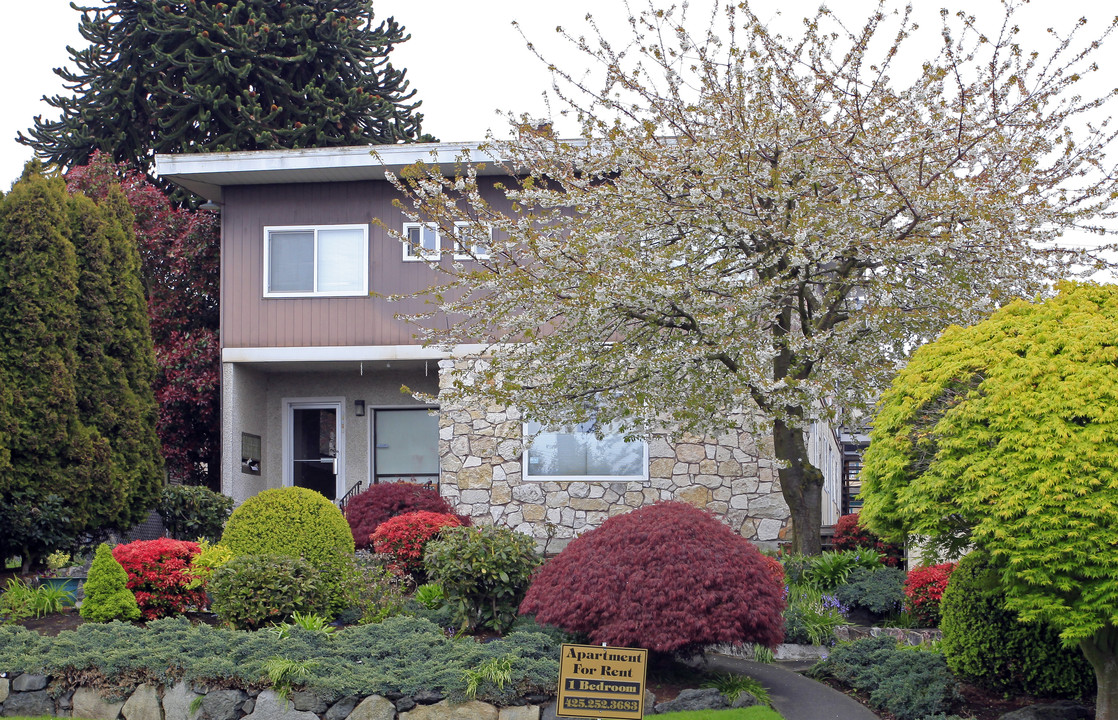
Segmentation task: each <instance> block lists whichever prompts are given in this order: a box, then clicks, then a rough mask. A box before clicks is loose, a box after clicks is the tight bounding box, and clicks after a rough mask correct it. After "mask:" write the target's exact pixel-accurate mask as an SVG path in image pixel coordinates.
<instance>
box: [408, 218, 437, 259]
mask: <svg viewBox="0 0 1118 720" xmlns="http://www.w3.org/2000/svg"><path fill="white" fill-rule="evenodd" d="M404 237H405V238H406V239H407V242H405V243H404V259H405V260H438V259H439V252H440V251H441V250H442V248H441V247H440V246H441V245H442V238H441V237H440V236H439V228H438V227H437V226H436V225H435V224H434V223H404Z"/></svg>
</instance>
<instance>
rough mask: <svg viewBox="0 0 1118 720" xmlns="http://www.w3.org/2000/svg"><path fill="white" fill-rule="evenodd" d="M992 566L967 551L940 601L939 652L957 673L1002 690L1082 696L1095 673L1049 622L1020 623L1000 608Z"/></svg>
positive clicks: (1089, 690) (1091, 689) (1002, 605)
mask: <svg viewBox="0 0 1118 720" xmlns="http://www.w3.org/2000/svg"><path fill="white" fill-rule="evenodd" d="M998 574H999V573H998V570H997V568H996V567H995V566H994V565H993V564H992V563H991V562H990V561H989V558H988V557H987V556H985V555H983V554H981V553H978V552H972V553H971V554H969V555H967V556H966V557H965V558H963V560H962V561H961V562H960V563H959V566H958V567H957V568H955V572H953V573H952V574H951V581H950V582H949V583H948V584H947V589H946V590H945V591H944V592H943V597H942V599H941V600H940V612H941V613H942V614H943V619H942V621H941V622H940V629H941V630H942V631H943V653H944V656H945V657H946V658H947V664H948V666H949V667H950V668H951V670H952V671H953V672H954V673H955V674H956V675H958V676H959V677H960V678H962V679H964V680H966V681H968V682H971V683H973V684H975V685H979V686H981V687H985V688H988V689H990V690H994V691H996V692H1006V693H1027V694H1029V695H1043V696H1048V697H1086V696H1089V695H1091V694H1092V693H1093V692H1094V691H1095V673H1094V671H1093V670H1092V668H1091V666H1090V664H1088V663H1087V660H1086V659H1085V658H1084V657H1083V653H1082V652H1080V651H1079V650H1078V649H1069V648H1065V647H1064V646H1063V645H1062V643H1061V642H1060V638H1059V634H1058V633H1057V632H1056V631H1055V630H1053V629H1052V628H1051V627H1049V626H1046V625H1041V624H1037V623H1028V624H1026V623H1022V622H1019V621H1018V620H1017V614H1016V613H1014V612H1012V611H1009V610H1006V609H1005V594H1004V593H1003V592H1002V590H1001V589H1000V587H999V585H998Z"/></svg>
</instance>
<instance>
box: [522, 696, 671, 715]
mask: <svg viewBox="0 0 1118 720" xmlns="http://www.w3.org/2000/svg"><path fill="white" fill-rule="evenodd" d="M648 695H651V693H649V692H648V691H645V698H646V699H645V702H644V709H645V713H644V714H645V715H651V714H652V713H654V712H655V710H653V709H652V707H653V705H654V703H650V702H648V700H647V697H648ZM540 720H559V719H558V716H557V715H556V714H555V701H554V700H552V701H551V702H549V703H548V704H547V705H544V707H543V710H541V711H540ZM563 720H593V719H592V718H567V717H564V718H563Z"/></svg>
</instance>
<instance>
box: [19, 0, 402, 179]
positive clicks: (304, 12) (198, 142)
mask: <svg viewBox="0 0 1118 720" xmlns="http://www.w3.org/2000/svg"><path fill="white" fill-rule="evenodd" d="M75 8H76V9H77V10H79V11H80V12H81V13H82V18H81V25H80V31H81V34H82V37H83V38H85V39H86V40H87V41H88V42H89V46H88V47H86V48H85V49H82V50H73V49H71V51H70V54H71V59H72V62H73V64H74V66H75V67H76V70H70V69H68V68H59V69H57V70H55V72H56V74H58V76H59V77H61V78H62V79H63V80H64V81H65V82H66V84H67V87H68V88H69V90H70V91H71V94H69V95H56V96H54V97H52V98H47V99H46V101H47V103H48V104H49V105H51V106H52V107H55V108H57V109H58V110H60V111H61V117H60V118H59V119H57V120H43V119H41V117H36V118H35V127H34V128H32V129H30V130H29V131H28V132H29V135H23V134H22V133H21V134H20V135H19V138H18V140H19V142H21V143H23V144H25V145H29V146H31V147H32V148H34V149H35V151H36V154H37V155H38V156H39V157H41V158H44V159H45V160H47V161H49V162H50V163H51V164H54V165H58V166H60V167H63V168H69V167H73V166H75V165H82V164H84V163H86V162H87V161H88V160H89V158H90V156H91V155H92V154H93V151H94V150H98V149H100V150H103V151H105V152H107V153H109V154H110V155H111V156H112V158H113V159H114V160H116V161H120V162H125V163H127V164H128V165H129V166H130V167H132V168H134V169H136V170H140V171H141V172H145V173H146V172H149V170H150V167H151V162H152V154H153V153H155V152H206V151H230V150H266V149H274V148H303V147H324V146H330V145H365V144H374V143H395V142H402V141H408V140H415V139H416V138H417V137H419V136H420V134H421V131H420V122H421V120H422V117H423V116H422V115H421V114H419V113H417V112H416V108H417V107H418V106H419V103H418V102H409V101H410V100H411V98H412V97H413V95H414V94H415V93H414V91H410V92H409V91H408V82H407V81H406V80H405V79H404V73H405V71H403V70H397V69H396V68H394V67H393V66H392V64H391V63H390V62H389V59H388V56H389V54H390V52H391V51H392V48H393V47H394V46H395V45H396V44H398V43H401V42H404V41H406V40H407V39H408V38H409V37H410V36H408V35H405V34H404V32H403V29H402V28H401V27H400V25H399V24H398V23H397V22H396V21H395V20H394V19H392V18H389V19H388V20H385V21H384V22H382V23H380V24H379V25H374V24H373V9H372V3H371V2H369V0H328V1H326V2H308V1H307V0H290V1H289V2H273V0H231V1H230V2H215V1H214V0H185V1H175V0H158V1H156V2H152V1H151V0H101V7H79V6H75Z"/></svg>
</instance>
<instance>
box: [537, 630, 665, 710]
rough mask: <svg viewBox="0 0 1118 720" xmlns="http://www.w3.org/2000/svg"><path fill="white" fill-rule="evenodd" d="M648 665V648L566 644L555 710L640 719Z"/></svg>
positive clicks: (561, 660)
mask: <svg viewBox="0 0 1118 720" xmlns="http://www.w3.org/2000/svg"><path fill="white" fill-rule="evenodd" d="M647 669H648V651H647V650H644V649H635V648H619V647H602V646H600V645H563V649H562V655H561V656H560V658H559V699H558V702H556V707H555V714H556V715H558V716H560V717H594V718H618V719H619V720H640V718H642V717H643V716H644V677H645V672H646V670H647Z"/></svg>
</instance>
